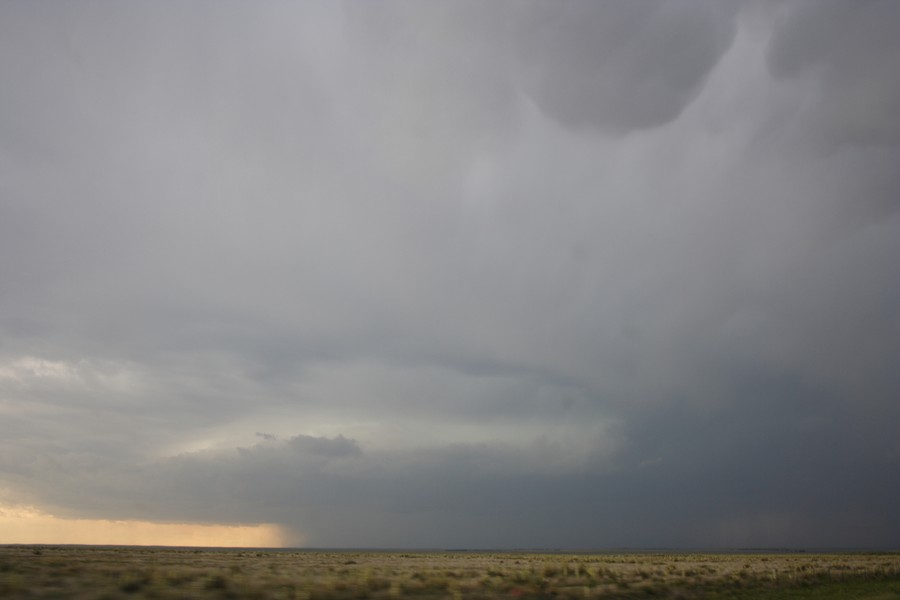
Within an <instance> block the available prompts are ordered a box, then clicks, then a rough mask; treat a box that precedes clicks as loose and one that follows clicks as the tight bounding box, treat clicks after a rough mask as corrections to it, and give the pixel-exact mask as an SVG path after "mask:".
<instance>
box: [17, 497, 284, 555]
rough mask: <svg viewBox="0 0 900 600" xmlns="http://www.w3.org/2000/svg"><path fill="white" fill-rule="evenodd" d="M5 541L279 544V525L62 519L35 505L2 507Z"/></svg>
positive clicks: (143, 544)
mask: <svg viewBox="0 0 900 600" xmlns="http://www.w3.org/2000/svg"><path fill="white" fill-rule="evenodd" d="M0 535H2V541H0V543H3V544H99V545H122V546H209V547H242V548H280V547H283V546H285V539H284V536H283V533H282V532H281V530H280V528H279V527H278V526H276V525H208V524H204V525H201V524H192V523H153V522H147V521H108V520H103V519H63V518H59V517H54V516H52V515H48V514H45V513H42V512H40V511H38V510H35V509H34V508H22V507H19V508H11V507H3V506H0Z"/></svg>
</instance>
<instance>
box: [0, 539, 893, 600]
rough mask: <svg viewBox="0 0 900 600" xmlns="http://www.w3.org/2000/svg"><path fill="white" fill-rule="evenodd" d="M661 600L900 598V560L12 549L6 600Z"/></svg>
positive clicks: (3, 555) (0, 584) (889, 556)
mask: <svg viewBox="0 0 900 600" xmlns="http://www.w3.org/2000/svg"><path fill="white" fill-rule="evenodd" d="M829 594H831V595H829ZM650 597H658V598H681V599H687V598H763V597H778V598H795V597H796V598H817V597H835V598H838V597H865V598H873V599H874V598H881V599H887V598H900V554H896V553H873V554H864V553H858V554H799V553H798V554H771V555H766V554H597V555H563V554H530V553H512V552H510V553H474V552H472V553H470V552H447V553H439V552H416V553H398V552H285V551H255V550H254V551H248V550H191V549H176V548H103V547H72V546H63V547H50V546H41V547H30V546H5V547H2V546H0V598H72V599H88V598H91V599H109V600H113V599H138V598H161V599H165V598H196V599H201V598H235V599H238V598H260V599H262V598H266V599H269V598H272V599H278V598H284V599H303V600H326V599H333V600H364V599H368V598H372V599H379V598H382V599H393V598H422V599H427V598H434V599H437V598H448V599H454V600H455V599H460V600H461V599H462V598H475V599H478V598H483V599H487V598H511V599H523V600H527V599H530V598H557V599H567V598H571V599H574V598H579V599H581V598H650Z"/></svg>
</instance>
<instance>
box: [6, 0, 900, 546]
mask: <svg viewBox="0 0 900 600" xmlns="http://www.w3.org/2000/svg"><path fill="white" fill-rule="evenodd" d="M898 19H900V15H898V12H897V9H896V8H895V4H894V3H892V2H875V1H873V2H864V3H860V4H859V5H858V6H857V5H856V4H854V5H853V7H850V6H849V4H846V3H840V2H804V1H802V0H801V1H796V2H788V3H785V4H779V5H775V4H772V3H768V2H761V1H759V2H755V1H748V2H742V3H733V4H729V5H727V6H726V5H724V4H722V3H718V2H715V3H695V2H690V3H680V2H641V3H633V2H624V1H623V2H604V3H600V4H595V3H588V2H575V1H571V2H524V3H523V2H512V3H500V2H498V3H491V4H489V5H486V4H484V3H480V2H433V3H428V4H423V3H420V2H379V3H349V2H348V3H345V4H343V5H341V4H335V3H331V4H325V3H321V4H316V3H308V4H302V5H295V4H289V3H280V2H266V3H262V4H258V5H254V6H252V7H250V6H248V5H244V4H241V3H228V2H226V3H204V2H200V3H192V4H190V5H183V6H177V7H166V8H163V7H158V6H150V5H146V6H125V5H121V6H119V5H117V6H115V7H103V8H102V9H101V7H100V6H99V5H96V4H92V3H74V4H73V3H66V4H40V5H34V4H31V3H16V2H12V3H7V4H4V5H3V6H2V8H0V77H2V79H3V81H6V82H8V85H7V86H5V90H6V91H5V92H4V94H3V95H2V97H0V297H2V304H0V339H2V343H0V415H2V417H0V503H2V504H4V505H10V506H16V505H23V506H24V505H30V506H35V507H38V508H39V509H41V510H43V511H46V512H50V513H52V514H54V515H57V516H60V517H69V518H78V517H83V518H92V519H138V520H144V521H154V522H160V523H185V522H192V523H219V524H229V523H230V524H242V525H249V524H254V523H274V524H277V525H279V526H280V527H282V528H283V529H284V531H285V532H286V534H287V535H288V539H289V543H296V544H299V543H301V542H302V543H308V544H311V545H317V546H398V547H399V546H405V547H409V546H427V547H440V546H447V547H516V546H518V547H523V546H524V547H535V546H552V547H601V546H607V547H611V546H616V547H618V546H644V547H650V546H657V547H658V546H688V547H700V546H750V545H760V546H857V547H861V546H895V545H896V542H897V539H898V537H897V536H898V535H900V522H898V518H897V516H896V511H895V510H894V508H893V506H892V502H891V500H892V499H894V498H896V497H897V496H898V495H900V488H898V484H897V483H896V480H897V478H896V477H895V476H894V474H895V473H896V472H897V469H898V461H900V446H898V443H897V441H896V434H895V432H894V431H893V430H892V427H891V425H892V424H893V423H896V422H897V419H898V418H900V412H898V411H900V409H898V406H897V404H896V401H895V400H896V398H897V397H898V392H900V376H898V374H897V370H896V368H895V364H896V362H897V361H896V358H897V357H898V356H900V323H898V320H897V316H896V306H898V303H900V272H898V267H897V261H896V257H897V256H898V255H900V233H898V228H900V220H898V214H897V210H896V208H897V204H896V198H900V179H898V177H897V175H896V173H895V165H896V164H898V161H897V159H898V158H900V156H898V152H900V141H898V140H900V138H898V137H897V135H896V133H897V131H896V130H897V127H896V125H897V122H898V118H900V113H898V109H897V107H898V106H900V102H897V101H896V100H897V96H898V89H900V88H898V87H897V84H896V82H897V81H900V77H897V76H895V75H898V74H897V73H896V70H897V67H896V65H897V64H900V61H898V60H894V58H896V57H897V56H898V54H900V43H898V42H897V40H896V39H895V38H896V36H893V35H892V32H893V31H895V30H896V29H897V26H898V25H900V22H898ZM290 540H293V541H290ZM0 542H2V540H0Z"/></svg>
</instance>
